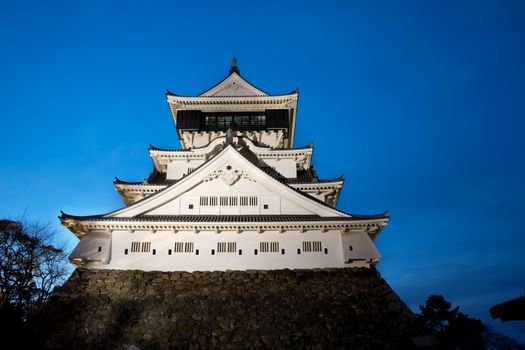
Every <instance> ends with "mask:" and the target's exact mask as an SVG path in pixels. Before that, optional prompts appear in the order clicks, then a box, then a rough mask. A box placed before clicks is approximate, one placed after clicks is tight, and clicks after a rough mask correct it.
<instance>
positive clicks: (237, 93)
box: [200, 72, 268, 97]
mask: <svg viewBox="0 0 525 350" xmlns="http://www.w3.org/2000/svg"><path fill="white" fill-rule="evenodd" d="M200 96H203V97H242V96H268V94H267V93H265V92H264V91H261V90H259V89H257V88H256V87H255V86H253V85H252V84H250V83H249V82H247V81H246V80H244V79H243V78H242V77H241V76H240V75H239V74H237V73H235V72H233V73H231V74H230V75H228V76H227V77H226V78H225V79H224V80H223V81H221V82H220V83H219V84H217V85H215V86H214V87H212V88H211V89H210V90H208V91H206V92H204V93H202V94H201V95H200Z"/></svg>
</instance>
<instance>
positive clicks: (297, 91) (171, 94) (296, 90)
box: [166, 66, 299, 98]
mask: <svg viewBox="0 0 525 350" xmlns="http://www.w3.org/2000/svg"><path fill="white" fill-rule="evenodd" d="M235 68H236V69H235V70H231V69H230V71H229V73H228V75H227V76H226V77H224V79H222V80H221V81H219V82H218V83H217V84H215V85H213V86H212V87H211V88H209V89H206V91H203V92H202V93H200V94H199V95H197V96H185V95H178V94H175V93H174V92H171V91H170V90H166V95H167V96H180V97H208V96H202V95H204V94H205V93H207V92H208V91H210V90H212V89H214V88H215V87H217V86H219V85H220V84H221V83H222V82H223V81H225V80H226V79H228V78H229V77H230V75H232V74H234V73H237V75H238V76H240V77H241V78H242V79H244V80H245V81H246V82H247V83H248V84H249V85H251V86H253V87H254V88H256V89H257V90H259V91H261V92H263V93H265V94H266V95H268V96H286V95H292V94H296V93H299V89H297V88H295V89H294V90H293V91H292V92H289V93H287V94H277V95H271V94H269V93H267V92H266V91H264V90H262V89H259V88H258V87H257V86H255V85H253V84H252V83H250V82H249V81H248V80H246V79H245V78H244V77H243V76H242V75H241V71H240V69H239V68H238V67H237V66H236V67H235ZM214 97H219V98H221V97H231V96H214ZM243 97H267V96H260V95H253V96H243Z"/></svg>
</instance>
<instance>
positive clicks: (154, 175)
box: [70, 144, 388, 218]
mask: <svg viewBox="0 0 525 350" xmlns="http://www.w3.org/2000/svg"><path fill="white" fill-rule="evenodd" d="M227 146H228V145H227V144H224V145H223V149H222V150H224V149H225V148H226V147H227ZM222 150H221V151H222ZM234 150H236V151H237V152H239V154H241V155H242V156H243V157H244V158H245V159H246V160H248V161H249V162H250V163H252V164H254V165H255V166H257V167H259V168H260V169H261V170H263V171H264V170H265V169H263V168H261V167H260V164H259V162H256V161H255V160H254V159H257V156H255V154H253V152H251V151H250V149H249V148H248V147H246V146H245V147H242V148H241V150H237V149H235V148H234ZM219 153H220V152H217V153H216V154H214V155H212V156H211V157H210V159H208V161H206V162H204V163H202V164H201V165H199V166H198V167H197V168H195V170H194V171H193V172H195V171H197V170H198V169H200V168H201V167H203V166H205V165H206V164H207V163H208V162H209V161H210V160H212V159H214V158H215V156H217V154H219ZM249 153H252V154H253V155H254V156H255V158H254V157H252V156H250V155H249ZM266 170H268V169H267V168H266ZM268 171H269V170H268ZM193 172H192V173H193ZM192 173H190V174H192ZM275 173H277V174H278V176H281V177H282V175H281V174H279V173H278V172H276V171H275ZM190 174H186V175H184V176H183V177H182V178H181V179H179V180H178V181H181V180H182V179H184V178H186V176H189V175H190ZM267 174H268V173H267ZM268 175H269V176H271V175H270V174H268ZM162 176H163V178H162ZM276 176H277V175H276ZM158 178H160V179H163V180H166V174H165V173H164V174H163V173H160V172H159V171H158V170H157V169H156V168H155V167H154V168H153V171H152V173H151V174H150V176H149V177H148V182H149V181H150V180H152V181H156V180H157V179H158ZM282 178H284V177H282ZM284 179H285V178H284ZM163 180H161V181H163ZM277 180H278V181H280V182H281V183H282V184H283V185H284V186H286V187H288V188H290V189H291V190H292V191H295V192H296V193H298V194H300V195H301V196H303V197H305V198H307V199H309V200H311V201H314V202H316V203H318V204H319V205H322V206H324V207H327V208H330V209H331V210H335V211H337V212H339V213H341V214H344V215H349V216H352V217H354V216H355V217H360V216H362V217H367V218H370V217H376V216H377V217H378V218H383V217H384V218H387V217H388V211H385V212H384V213H383V214H378V215H372V216H370V215H364V216H363V215H354V214H350V213H346V212H344V211H342V210H339V209H337V208H334V207H332V206H330V205H328V204H327V203H325V202H323V201H322V200H320V199H317V198H315V197H312V196H309V195H308V194H306V193H304V192H302V191H300V190H298V189H296V188H293V187H291V186H289V185H288V184H287V183H286V182H284V181H281V180H280V179H278V178H277ZM174 184H175V182H173V183H171V184H169V186H167V187H165V188H163V189H161V190H160V191H158V192H157V193H155V194H153V195H156V194H159V193H161V192H164V191H166V190H167V189H168V188H170V187H171V186H172V185H174ZM149 198H150V196H147V197H145V198H142V199H141V200H138V201H137V202H135V203H133V204H132V205H137V204H138V203H140V202H142V201H144V200H146V199H149ZM121 209H124V208H121ZM121 209H116V210H113V211H111V212H109V213H105V214H102V215H96V216H95V217H102V216H103V215H108V214H111V213H115V212H117V211H119V210H121ZM70 217H71V216H70Z"/></svg>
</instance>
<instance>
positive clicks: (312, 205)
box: [106, 146, 348, 218]
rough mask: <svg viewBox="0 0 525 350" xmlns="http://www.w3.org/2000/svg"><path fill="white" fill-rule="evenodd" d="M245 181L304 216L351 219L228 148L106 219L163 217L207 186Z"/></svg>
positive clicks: (108, 215)
mask: <svg viewBox="0 0 525 350" xmlns="http://www.w3.org/2000/svg"><path fill="white" fill-rule="evenodd" d="M241 179H244V180H246V181H253V182H255V183H256V184H258V185H260V186H264V188H265V189H266V190H267V191H268V193H272V194H275V195H278V196H280V198H284V199H285V200H286V202H287V203H289V204H290V206H291V207H292V208H300V210H302V212H303V213H312V214H315V215H319V216H331V217H334V216H339V217H344V216H348V215H347V214H344V213H343V212H340V211H338V210H336V209H334V208H331V207H329V206H327V205H325V204H323V203H320V202H318V201H316V200H314V199H312V198H309V197H308V196H306V195H303V194H302V193H299V192H298V191H296V190H294V189H292V188H290V187H288V186H286V185H284V184H282V183H280V182H279V181H277V180H275V179H274V178H272V177H271V176H269V175H268V174H266V173H265V172H264V171H262V170H261V169H259V168H258V167H257V166H256V165H254V164H252V163H251V162H250V161H249V160H248V159H246V158H245V157H244V156H242V155H241V154H240V153H239V152H238V151H237V150H236V149H235V148H233V147H232V146H227V147H226V148H225V149H224V150H222V151H221V152H220V153H219V154H218V155H216V156H215V157H214V158H212V159H211V160H210V161H208V162H207V163H205V164H203V165H201V166H200V167H199V168H197V169H195V171H193V172H192V173H191V174H189V175H188V176H186V177H184V178H183V179H181V180H180V181H178V182H177V183H175V184H173V185H171V186H168V187H167V188H166V189H164V190H162V191H160V192H157V193H156V194H153V195H151V196H150V197H147V198H145V199H143V200H141V201H139V202H137V203H135V204H133V205H131V206H129V207H127V208H123V209H121V210H118V211H115V212H112V213H110V214H107V215H106V217H122V218H124V217H134V216H138V215H156V214H159V210H158V208H162V207H164V208H168V207H170V205H172V203H174V201H175V200H177V198H179V197H182V196H183V195H185V194H187V193H191V192H192V191H194V190H195V189H196V188H198V186H201V185H203V184H204V183H206V182H210V181H215V180H217V181H220V182H218V184H227V185H228V183H231V184H232V185H233V184H234V183H236V182H237V181H240V180H241ZM173 214H175V213H173Z"/></svg>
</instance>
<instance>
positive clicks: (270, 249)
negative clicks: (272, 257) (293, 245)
mask: <svg viewBox="0 0 525 350" xmlns="http://www.w3.org/2000/svg"><path fill="white" fill-rule="evenodd" d="M259 248H260V249H261V253H278V252H279V242H260V243H259Z"/></svg>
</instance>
